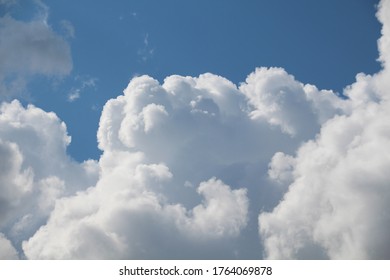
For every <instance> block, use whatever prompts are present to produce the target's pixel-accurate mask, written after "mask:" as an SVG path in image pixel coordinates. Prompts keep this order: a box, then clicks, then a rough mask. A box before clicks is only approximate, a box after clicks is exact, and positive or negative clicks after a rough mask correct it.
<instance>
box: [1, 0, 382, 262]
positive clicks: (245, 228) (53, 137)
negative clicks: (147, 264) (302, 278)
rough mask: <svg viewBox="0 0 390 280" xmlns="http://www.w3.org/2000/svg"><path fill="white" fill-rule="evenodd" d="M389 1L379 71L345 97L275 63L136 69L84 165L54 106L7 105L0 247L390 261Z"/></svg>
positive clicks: (52, 255)
mask: <svg viewBox="0 0 390 280" xmlns="http://www.w3.org/2000/svg"><path fill="white" fill-rule="evenodd" d="M387 3H388V2H381V4H380V5H379V6H380V10H379V11H378V17H379V18H380V20H381V21H382V23H383V24H384V27H383V31H382V34H383V36H382V38H381V39H380V41H379V49H380V60H381V62H382V65H383V66H384V69H383V70H382V71H381V72H379V73H377V74H375V75H372V76H369V75H364V74H358V75H357V76H356V82H355V83H354V84H352V85H350V86H348V87H346V88H345V91H344V95H345V96H347V98H346V99H342V98H339V97H338V96H337V95H336V94H335V93H334V92H332V91H329V90H320V89H318V88H317V87H315V86H314V85H305V84H302V83H301V82H299V81H297V80H296V79H295V78H294V77H293V76H292V75H291V74H289V73H287V72H286V71H285V70H284V69H282V68H264V67H263V68H257V69H256V70H255V71H254V72H253V73H250V74H249V75H248V77H247V79H246V80H245V82H243V83H242V84H240V85H239V86H236V85H235V84H233V83H232V82H231V81H229V80H227V79H225V78H223V77H220V76H217V75H213V74H210V73H206V74H203V75H200V76H199V77H183V76H179V75H172V76H169V77H166V78H165V80H164V81H163V82H162V83H160V82H159V81H157V80H155V79H153V78H151V77H149V76H146V75H145V76H140V77H134V78H133V79H131V81H130V83H129V84H128V86H127V87H126V89H125V90H124V92H123V94H121V95H119V96H117V97H116V98H113V99H111V100H109V101H107V103H106V104H105V106H104V108H103V111H102V114H101V118H100V123H99V128H98V131H97V138H98V147H99V149H100V150H101V151H102V155H101V157H100V158H99V160H96V161H94V160H89V161H86V162H82V163H78V162H75V161H73V160H72V159H71V158H69V156H68V155H67V152H66V148H67V146H68V145H69V143H70V141H71V138H70V136H69V135H68V134H67V130H66V125H65V124H64V123H63V122H62V121H61V120H60V119H59V118H58V117H57V116H56V115H55V114H54V113H52V112H45V111H43V110H41V109H39V108H37V107H35V106H33V105H29V106H27V107H24V106H22V105H21V104H20V102H19V101H12V102H4V103H2V105H1V107H0V156H1V158H2V161H1V163H0V164H1V169H0V190H1V192H0V201H1V204H0V210H1V211H0V248H1V249H2V250H1V252H4V256H1V257H4V258H17V257H21V258H28V259H199V258H200V259H211V258H217V259H225V258H228V259H233V258H241V259H248V258H259V257H262V256H263V255H264V256H265V257H267V258H346V259H350V258H358V259H360V258H362V259H366V258H374V259H375V258H389V257H390V256H389V255H388V252H389V251H390V250H389V242H388V236H389V228H390V219H389V218H390V217H389V215H388V214H387V212H388V211H387V205H388V201H389V199H390V197H389V195H390V193H389V190H388V182H389V181H390V178H389V175H388V173H389V172H387V170H389V167H390V158H389V156H388V154H387V153H386V152H385V151H387V147H388V146H389V145H390V127H389V124H388V120H389V117H390V116H389V114H390V113H389V112H390V110H389V106H390V103H389V102H390V101H389V98H388V91H389V87H390V85H389V82H388V79H387V77H388V67H387V62H388V48H387V47H386V46H387V39H386V38H387V37H388V36H389V35H388V32H387V26H388V24H389V23H388V20H389V19H388V13H387V12H386V11H387V10H388V5H390V4H387ZM11 21H14V20H13V19H11ZM148 44H149V43H148V41H147V38H146V41H145V45H148ZM12 65H14V64H13V63H12ZM33 69H35V68H33ZM48 69H51V70H47V73H52V72H55V71H54V70H53V69H54V68H53V69H52V68H50V67H48ZM55 69H56V68H55ZM18 71H19V70H18ZM20 71H21V70H20ZM39 71H41V72H44V70H42V69H40V70H36V69H35V70H31V71H30V72H34V73H35V72H39ZM65 72H66V71H65ZM81 81H84V80H81ZM83 85H84V82H81V87H83ZM90 85H94V82H91V83H88V82H86V84H85V87H87V86H90ZM259 213H260V215H259Z"/></svg>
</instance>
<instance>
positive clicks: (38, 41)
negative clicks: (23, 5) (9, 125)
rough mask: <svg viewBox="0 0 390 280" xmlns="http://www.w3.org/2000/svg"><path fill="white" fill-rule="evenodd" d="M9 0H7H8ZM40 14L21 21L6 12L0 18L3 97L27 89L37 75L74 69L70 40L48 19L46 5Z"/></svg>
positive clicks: (62, 72) (59, 74)
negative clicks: (55, 30) (30, 81)
mask: <svg viewBox="0 0 390 280" xmlns="http://www.w3.org/2000/svg"><path fill="white" fill-rule="evenodd" d="M7 2H8V1H7ZM35 3H36V4H37V5H38V6H39V7H40V10H41V11H40V13H41V14H42V15H41V16H40V17H38V18H36V19H33V20H31V21H20V20H16V19H14V18H12V17H11V16H10V15H5V16H3V17H1V18H0V36H1V38H7V40H1V42H0V60H1V65H0V98H1V100H12V99H13V98H14V97H15V96H20V95H21V94H23V93H24V91H25V89H26V85H27V83H28V81H29V80H30V79H31V77H33V76H34V75H46V76H64V75H67V74H69V73H70V71H71V69H72V58H71V54H70V47H69V45H68V43H67V42H66V41H65V40H64V39H63V38H62V37H60V36H59V35H57V34H56V33H55V32H54V31H53V30H52V29H51V28H50V26H49V25H48V24H47V23H46V17H47V12H48V11H47V7H46V6H45V5H43V4H42V3H41V2H39V1H36V2H35Z"/></svg>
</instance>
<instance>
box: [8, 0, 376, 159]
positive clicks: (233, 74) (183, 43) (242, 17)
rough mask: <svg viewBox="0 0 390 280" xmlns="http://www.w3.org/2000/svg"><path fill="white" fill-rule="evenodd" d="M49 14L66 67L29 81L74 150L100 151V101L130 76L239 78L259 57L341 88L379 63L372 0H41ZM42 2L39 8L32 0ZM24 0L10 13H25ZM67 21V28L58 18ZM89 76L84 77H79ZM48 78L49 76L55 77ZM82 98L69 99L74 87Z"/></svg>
mask: <svg viewBox="0 0 390 280" xmlns="http://www.w3.org/2000/svg"><path fill="white" fill-rule="evenodd" d="M44 4H45V5H46V6H47V7H46V8H47V9H48V11H49V12H48V18H47V21H48V24H50V26H52V28H53V29H54V30H55V31H56V32H58V33H59V34H62V35H63V36H64V37H65V38H66V40H67V41H68V42H69V44H70V48H71V55H72V60H73V69H72V71H71V73H70V74H69V75H67V76H66V77H64V78H63V79H62V80H59V81H58V80H56V81H55V82H53V81H52V80H50V79H45V78H44V79H37V80H35V82H34V81H33V82H32V83H31V85H30V86H29V88H28V90H29V93H30V94H31V96H32V102H33V103H34V104H36V105H38V106H40V107H42V108H43V109H45V110H48V111H54V112H56V114H58V115H59V116H60V118H61V119H62V120H64V121H65V122H66V124H67V126H68V131H69V133H70V135H71V136H72V143H71V145H70V146H69V153H70V154H71V155H72V156H73V157H74V158H75V159H77V160H85V159H88V158H95V159H96V158H98V156H99V154H100V152H99V150H98V149H97V147H96V130H97V127H98V120H99V117H100V111H101V109H102V106H103V105H104V103H105V102H106V101H107V100H108V99H110V98H112V97H116V96H117V95H119V94H120V93H121V92H122V90H123V89H124V88H125V87H126V86H127V83H128V82H129V80H130V79H131V78H132V77H133V76H136V75H141V74H147V75H150V76H152V77H154V78H156V79H158V80H159V81H163V80H164V78H165V77H167V76H169V75H172V74H178V75H183V76H187V75H190V76H198V75H200V74H202V73H206V72H210V73H214V74H217V75H221V76H223V77H226V78H227V79H229V80H231V81H232V82H234V83H236V84H237V85H238V84H239V83H241V82H243V81H244V80H245V78H246V76H247V75H248V74H249V73H250V72H251V71H253V70H254V69H255V68H256V67H261V66H266V67H272V66H276V67H283V68H284V69H286V71H288V72H289V73H291V74H292V75H294V76H295V77H296V79H297V80H299V81H301V82H303V83H310V84H314V85H316V86H317V87H319V88H321V89H332V90H334V91H336V92H341V91H342V89H343V88H344V87H345V86H346V85H348V84H350V83H351V82H353V81H354V79H355V75H356V73H359V72H364V73H368V74H371V73H375V72H376V71H378V69H379V63H378V62H376V59H377V56H378V55H377V46H376V40H377V39H378V38H379V36H380V24H379V22H378V20H377V19H376V18H375V4H377V1H369V0H358V1H355V0H349V1H337V0H332V1H315V2H314V1H308V0H298V1H282V0H276V1H246V2H242V1H232V0H228V1H219V0H218V1H204V0H201V1H172V0H169V1H124V0H119V1H89V0H84V1H66V2H64V1H45V2H44ZM38 9H39V8H38ZM36 10H37V7H35V6H34V4H31V3H30V1H25V2H23V4H20V5H18V6H16V7H13V8H12V9H11V15H14V16H15V17H16V18H21V19H23V18H24V19H26V18H31V17H33V16H34V14H35V11H36ZM64 22H66V24H67V25H68V26H70V28H71V29H72V31H71V32H73V33H74V34H73V36H72V34H69V32H70V31H69V30H68V29H67V28H66V27H65V26H64ZM91 79H92V80H94V81H95V82H94V86H85V87H84V88H82V89H81V87H82V84H83V82H84V81H86V80H91ZM53 84H54V85H53ZM76 89H80V98H79V99H77V100H75V101H74V102H67V98H68V95H69V93H70V92H72V90H73V91H74V90H76Z"/></svg>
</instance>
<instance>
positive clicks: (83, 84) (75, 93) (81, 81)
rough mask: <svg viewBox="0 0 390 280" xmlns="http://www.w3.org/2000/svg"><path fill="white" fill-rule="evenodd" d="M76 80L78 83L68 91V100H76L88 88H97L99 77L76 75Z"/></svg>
mask: <svg viewBox="0 0 390 280" xmlns="http://www.w3.org/2000/svg"><path fill="white" fill-rule="evenodd" d="M75 82H76V83H77V84H78V86H77V87H74V88H72V89H71V90H70V92H69V93H68V101H69V102H74V101H76V100H77V99H79V98H80V97H81V94H82V93H83V92H84V91H86V90H88V89H96V83H97V79H96V78H92V77H80V76H76V78H75Z"/></svg>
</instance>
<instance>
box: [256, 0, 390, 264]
mask: <svg viewBox="0 0 390 280" xmlns="http://www.w3.org/2000/svg"><path fill="white" fill-rule="evenodd" d="M379 7H380V10H379V12H378V16H379V19H380V20H381V21H382V23H383V29H382V38H381V39H380V40H379V50H380V60H381V62H382V64H383V66H384V67H385V68H384V69H383V70H382V71H381V72H379V73H377V74H375V75H373V76H368V75H364V74H359V75H357V80H356V82H355V83H354V84H352V85H351V86H349V87H347V88H346V89H345V92H344V93H345V95H347V96H348V98H349V99H348V101H347V102H348V103H349V106H348V107H349V108H350V111H349V112H347V113H345V114H343V115H340V116H336V117H334V118H332V119H330V120H328V121H327V122H325V123H324V124H323V126H322V127H321V131H320V133H319V134H318V135H317V136H316V138H315V139H313V140H311V141H308V142H306V143H305V144H304V145H302V146H301V147H300V148H299V150H298V151H297V153H296V156H295V157H293V158H292V157H291V156H287V155H282V154H277V155H275V157H274V159H273V161H272V164H271V169H270V175H271V178H273V179H276V180H278V179H279V178H289V180H286V181H288V182H291V179H290V178H292V182H291V184H290V185H289V187H288V192H287V193H286V194H285V196H284V198H283V200H282V201H281V202H280V203H279V205H278V206H277V207H275V209H274V210H273V211H272V212H269V213H262V214H261V215H260V216H259V224H260V236H261V237H262V239H263V241H264V244H265V249H266V250H265V252H266V257H268V258H275V259H280V258H332V259H388V258H390V254H389V252H390V242H389V238H388V236H389V234H390V215H389V213H388V211H387V208H388V202H389V200H390V189H389V181H390V176H389V173H388V172H387V170H389V168H390V157H389V155H388V153H387V152H386V151H387V149H388V147H389V146H390V125H389V122H388V120H389V118H390V114H389V112H390V110H389V109H390V103H389V95H388V92H389V89H390V84H389V79H388V61H389V57H388V54H389V52H388V48H386V46H387V44H388V39H389V35H390V34H388V28H389V24H390V22H389V15H390V13H388V10H389V7H390V4H389V2H388V1H382V2H381V3H380V5H379Z"/></svg>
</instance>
